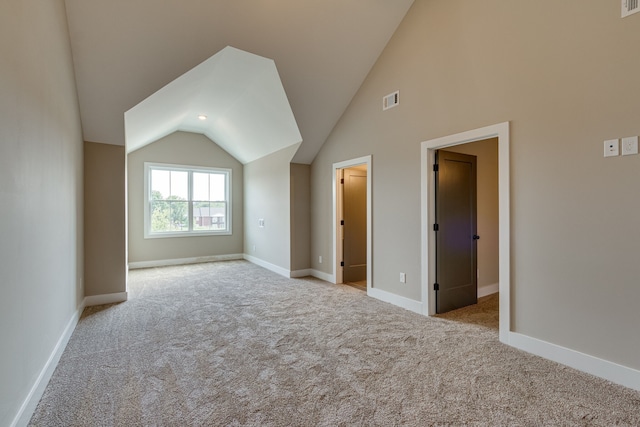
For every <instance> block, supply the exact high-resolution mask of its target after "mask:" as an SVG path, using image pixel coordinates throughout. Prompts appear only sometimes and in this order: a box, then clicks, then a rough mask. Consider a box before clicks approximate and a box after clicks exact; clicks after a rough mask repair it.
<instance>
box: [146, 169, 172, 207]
mask: <svg viewBox="0 0 640 427" xmlns="http://www.w3.org/2000/svg"><path fill="white" fill-rule="evenodd" d="M170 175H171V172H169V171H164V170H157V169H152V170H151V199H153V200H158V199H166V198H167V197H169V195H170V194H171V193H170V189H169V181H170Z"/></svg>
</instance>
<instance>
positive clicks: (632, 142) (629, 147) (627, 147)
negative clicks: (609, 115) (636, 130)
mask: <svg viewBox="0 0 640 427" xmlns="http://www.w3.org/2000/svg"><path fill="white" fill-rule="evenodd" d="M630 154H638V137H637V136H629V137H627V138H622V155H623V156H628V155H630Z"/></svg>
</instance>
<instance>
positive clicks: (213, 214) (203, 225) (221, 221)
mask: <svg viewBox="0 0 640 427" xmlns="http://www.w3.org/2000/svg"><path fill="white" fill-rule="evenodd" d="M226 222H227V204H226V203H224V202H215V203H209V202H194V204H193V229H194V230H225V229H226V227H227V224H226Z"/></svg>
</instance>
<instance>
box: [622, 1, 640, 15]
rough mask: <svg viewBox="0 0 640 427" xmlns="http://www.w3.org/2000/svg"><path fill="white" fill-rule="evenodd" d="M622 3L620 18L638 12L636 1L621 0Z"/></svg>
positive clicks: (639, 10)
mask: <svg viewBox="0 0 640 427" xmlns="http://www.w3.org/2000/svg"><path fill="white" fill-rule="evenodd" d="M621 1H622V17H623V18H624V17H625V16H629V15H633V14H634V13H637V12H640V7H638V0H621Z"/></svg>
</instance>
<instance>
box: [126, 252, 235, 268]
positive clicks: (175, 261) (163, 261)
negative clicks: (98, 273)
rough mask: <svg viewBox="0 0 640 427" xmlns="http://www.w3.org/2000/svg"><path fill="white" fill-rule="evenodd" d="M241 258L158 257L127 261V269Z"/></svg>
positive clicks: (231, 256) (217, 256) (232, 256)
mask: <svg viewBox="0 0 640 427" xmlns="http://www.w3.org/2000/svg"><path fill="white" fill-rule="evenodd" d="M237 259H243V256H242V254H226V255H209V256H200V257H193V258H176V259H160V260H154V261H137V262H130V263H129V270H135V269H138V268H153V267H168V266H171V265H187V264H200V263H203V262H215V261H232V260H237Z"/></svg>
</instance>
